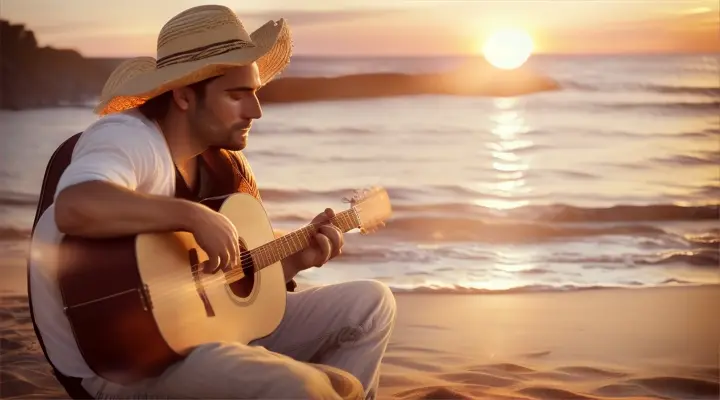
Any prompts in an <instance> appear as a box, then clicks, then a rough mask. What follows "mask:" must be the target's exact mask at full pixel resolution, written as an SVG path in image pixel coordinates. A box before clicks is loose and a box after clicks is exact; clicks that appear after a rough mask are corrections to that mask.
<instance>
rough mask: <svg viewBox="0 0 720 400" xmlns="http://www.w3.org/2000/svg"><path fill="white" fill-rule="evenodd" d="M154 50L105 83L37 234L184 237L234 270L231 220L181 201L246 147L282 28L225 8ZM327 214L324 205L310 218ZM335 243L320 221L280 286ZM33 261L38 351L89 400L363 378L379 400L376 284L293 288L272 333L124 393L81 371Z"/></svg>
mask: <svg viewBox="0 0 720 400" xmlns="http://www.w3.org/2000/svg"><path fill="white" fill-rule="evenodd" d="M157 52H158V58H157V61H155V60H154V59H150V60H148V58H142V59H137V60H134V61H131V62H129V63H125V64H123V66H122V67H123V68H124V69H123V71H122V73H119V72H117V71H116V73H113V75H112V76H111V77H110V78H109V80H108V82H107V83H106V87H105V89H104V90H103V95H102V96H101V104H100V106H98V108H97V112H98V113H99V114H101V115H105V116H104V117H103V118H101V119H100V120H98V121H97V122H95V123H94V124H92V125H91V126H90V127H89V128H88V129H87V130H86V131H85V132H84V133H83V134H82V136H81V138H80V139H79V141H78V143H77V145H76V147H75V149H74V152H73V156H72V162H71V163H70V165H69V166H68V167H67V169H66V170H65V172H64V173H63V175H62V177H61V178H60V181H59V183H58V187H57V190H56V193H55V201H54V204H53V205H52V206H50V207H49V208H48V209H47V211H46V213H45V214H46V215H49V216H51V217H52V218H53V221H54V223H55V225H54V228H53V230H52V232H38V233H36V237H35V238H34V240H38V241H42V240H52V238H54V237H57V236H58V235H62V234H69V235H76V236H84V237H95V238H101V237H114V236H121V235H130V234H137V233H143V232H152V231H168V230H185V231H188V232H191V233H192V234H193V235H194V237H195V239H196V241H197V243H198V244H199V245H200V246H201V247H202V248H203V250H204V251H205V252H206V253H207V254H208V257H209V261H210V262H212V265H211V267H213V268H220V267H224V266H228V265H232V264H233V263H236V262H237V260H238V257H239V254H238V248H237V243H238V235H237V232H236V230H235V227H234V226H233V225H232V223H230V221H229V220H228V219H227V218H226V217H224V216H223V215H221V214H219V213H216V212H214V211H212V210H210V209H209V208H206V207H204V206H202V205H200V204H198V203H197V202H195V201H189V200H186V199H183V198H179V197H178V196H176V194H177V193H178V191H181V190H185V191H186V192H187V193H188V194H189V195H191V196H195V197H203V194H204V193H208V192H209V191H210V192H211V191H212V187H213V185H215V184H216V183H217V182H216V181H215V180H216V177H215V176H213V175H212V171H211V169H209V168H207V166H206V165H205V164H204V163H203V162H201V161H200V160H201V157H199V155H200V154H201V153H203V152H205V151H208V150H209V149H225V150H228V151H239V150H242V149H244V148H245V146H246V144H247V140H248V134H249V130H250V127H251V124H252V122H253V121H254V120H255V119H258V118H260V117H261V116H262V111H261V107H260V105H259V102H258V98H257V96H256V92H257V90H259V89H260V88H261V87H262V86H263V85H265V84H266V83H267V82H268V81H270V80H271V79H273V78H274V77H275V76H276V75H277V74H279V73H280V72H281V71H282V70H283V69H284V68H285V66H286V65H287V64H288V62H289V59H290V53H291V40H290V32H289V29H288V27H287V25H286V23H285V21H284V20H280V21H277V22H272V21H271V22H269V23H267V24H265V25H264V26H262V27H261V28H259V29H258V30H257V31H255V32H253V33H252V34H251V35H248V34H247V33H246V32H245V30H244V28H243V27H242V24H241V22H240V21H239V20H238V19H237V17H236V16H235V14H234V13H233V12H232V11H231V10H229V9H228V8H226V7H222V6H200V7H194V8H191V9H189V10H186V11H184V12H182V13H180V14H178V15H177V16H175V17H173V18H172V19H171V20H170V21H168V23H167V24H166V25H165V26H164V27H163V29H162V30H161V32H160V34H159V36H158V49H157ZM176 174H177V175H176ZM176 176H178V177H181V178H182V179H178V180H177V181H178V182H180V186H182V187H176ZM333 215H334V214H333V212H332V210H330V209H328V210H325V211H324V212H323V213H320V214H319V215H318V216H317V217H316V218H315V219H314V220H313V222H322V221H327V220H328V219H329V217H332V216H333ZM55 228H56V229H55ZM342 246H343V236H342V233H341V232H340V231H339V230H338V229H336V228H335V227H333V226H332V225H330V224H325V225H323V226H322V227H321V228H320V231H319V234H318V235H317V236H316V241H315V243H314V244H313V246H312V247H310V248H308V249H306V250H304V251H302V252H300V253H297V254H295V255H293V256H291V257H289V258H287V259H285V260H283V263H282V266H283V271H284V273H285V279H286V281H291V280H292V278H293V277H294V276H295V275H296V274H297V273H298V272H300V271H302V270H305V269H307V268H311V267H319V266H322V265H323V264H325V263H327V262H328V261H329V260H330V259H332V258H334V257H335V256H337V255H338V254H340V251H341V249H342ZM41 253H42V252H41V251H40V252H36V251H34V252H33V254H34V255H33V256H32V257H31V262H30V294H31V298H32V309H33V312H34V321H35V323H36V325H37V327H38V329H39V332H40V336H41V340H42V342H43V343H44V348H45V350H46V353H47V355H48V357H49V359H50V360H51V363H52V364H53V366H54V367H55V368H56V369H57V370H58V371H60V372H61V373H62V374H63V375H65V376H69V377H77V378H80V379H82V386H83V387H84V388H85V389H86V390H87V392H88V393H90V394H91V395H93V396H95V397H96V398H101V397H102V398H105V397H112V398H116V397H120V398H126V397H140V396H142V397H143V398H146V397H149V398H152V397H165V398H208V399H214V398H303V399H341V398H343V397H346V396H350V395H349V394H347V393H339V391H340V392H341V390H340V389H338V385H337V382H342V380H343V378H344V377H343V373H349V374H352V375H351V376H350V377H351V378H352V376H354V377H355V378H356V379H355V378H352V379H354V380H353V382H357V381H359V382H360V383H361V384H362V386H363V389H364V392H365V393H364V396H365V397H366V398H374V396H375V394H376V391H377V386H378V380H379V368H380V362H381V359H382V356H383V354H384V352H385V349H386V347H387V344H388V341H389V337H390V335H391V331H392V328H393V324H394V319H395V302H394V298H393V296H392V294H391V292H390V291H389V289H388V288H387V287H386V286H384V285H382V284H380V283H378V282H375V281H369V280H368V281H356V282H348V283H342V284H337V285H328V286H324V287H319V288H312V289H307V290H303V291H300V292H296V293H288V297H287V311H286V314H285V316H284V318H283V321H282V322H281V324H280V326H279V327H278V328H277V329H276V331H275V332H274V333H273V334H271V335H270V336H268V337H265V338H263V339H260V340H257V341H255V342H253V343H251V344H250V345H249V346H248V345H242V344H240V343H209V344H206V345H203V346H200V347H198V348H196V349H195V350H194V351H193V352H191V353H190V354H189V355H188V356H187V357H186V358H184V359H183V360H182V361H179V362H178V363H176V364H174V365H172V366H171V367H169V368H168V369H167V370H166V371H165V372H164V373H163V374H162V375H160V376H158V377H156V378H152V379H147V380H144V381H141V382H137V383H135V384H131V385H127V386H122V385H118V384H116V383H113V382H108V381H106V380H105V379H103V378H101V377H98V376H95V374H94V373H93V372H92V371H91V370H90V368H89V367H88V366H87V364H86V363H85V361H84V359H83V357H82V355H81V354H80V352H79V350H78V348H77V345H76V343H75V341H74V338H73V336H72V331H71V328H70V326H69V323H68V321H67V319H66V317H65V315H64V314H63V309H62V297H61V295H60V293H59V289H58V285H57V281H56V275H55V274H56V272H55V271H53V270H52V268H47V267H43V265H45V264H44V263H43V262H42V254H41ZM128 334H129V335H131V334H132V332H128ZM109 345H111V344H109ZM316 364H319V365H316ZM343 371H346V372H343ZM346 382H347V381H346Z"/></svg>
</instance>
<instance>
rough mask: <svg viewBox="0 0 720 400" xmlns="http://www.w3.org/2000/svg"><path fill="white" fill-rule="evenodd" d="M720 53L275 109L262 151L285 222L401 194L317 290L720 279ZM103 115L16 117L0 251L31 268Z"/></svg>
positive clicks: (264, 178)
mask: <svg viewBox="0 0 720 400" xmlns="http://www.w3.org/2000/svg"><path fill="white" fill-rule="evenodd" d="M466 62H468V60H466V59H463V58H436V59H429V58H407V59H387V58H383V59H329V58H307V57H306V58H302V57H299V58H297V59H296V61H294V62H293V64H292V65H291V67H290V69H289V71H288V72H287V73H286V75H287V76H292V75H295V76H312V75H316V76H317V75H321V76H337V75H344V74H355V73H373V72H388V71H391V72H406V73H425V72H434V71H443V70H449V69H452V68H456V67H460V66H462V65H463V63H466ZM719 65H720V55H717V54H716V55H674V56H669V55H665V56H660V55H653V56H545V57H539V56H537V57H534V58H531V59H530V61H529V63H528V65H527V68H531V69H534V70H535V71H538V72H539V73H541V74H544V75H547V76H550V77H552V78H553V79H556V80H557V81H559V83H560V85H561V88H560V90H556V91H552V92H543V93H535V94H529V95H524V96H518V97H508V98H492V97H468V96H450V95H444V96H438V95H422V96H405V97H394V98H375V99H362V100H347V101H320V102H308V103H292V104H271V105H266V106H265V107H264V116H263V118H262V119H261V120H259V121H257V122H256V123H255V124H254V128H253V131H252V132H251V136H250V141H249V147H248V148H247V149H246V151H245V154H246V156H247V157H248V159H249V160H250V162H251V164H252V167H253V170H254V172H255V174H256V176H257V179H258V181H259V185H260V190H261V194H262V196H263V199H264V201H265V205H266V207H267V209H268V212H269V215H270V217H271V219H272V222H273V225H274V226H275V227H276V228H283V229H294V228H299V227H300V226H302V225H303V224H305V223H307V222H309V220H310V219H311V218H312V217H313V216H314V215H315V214H317V213H319V212H321V211H322V210H323V209H324V208H325V207H333V208H334V209H335V210H336V211H340V210H343V209H345V208H346V207H347V206H348V205H347V204H346V203H344V202H343V201H342V199H343V197H346V196H350V195H352V193H353V190H355V189H361V188H363V187H368V186H373V185H379V186H383V187H385V188H386V189H387V190H388V192H389V194H390V198H391V201H392V204H393V211H394V213H393V216H392V218H391V219H390V220H389V221H388V223H387V226H386V227H384V228H382V229H381V230H379V231H377V232H375V233H373V234H371V235H359V234H358V233H357V232H351V233H348V234H347V235H346V247H345V250H344V253H343V255H342V256H341V257H339V258H338V259H336V260H335V261H333V262H331V263H330V264H328V265H326V266H325V267H323V268H319V269H311V270H308V271H305V272H303V273H301V276H300V277H299V279H298V280H299V282H300V283H301V284H322V283H332V282H339V281H345V280H351V279H363V278H372V279H379V280H382V281H384V282H386V283H387V284H388V285H390V286H391V287H392V288H393V289H394V290H396V291H404V290H410V291H428V292H505V291H547V290H550V291H553V290H581V289H588V288H602V287H624V288H638V287H652V286H666V285H698V284H717V283H720V275H719V274H718V272H719V271H718V265H719V262H720V260H719V258H720V257H719V253H720V251H719V245H720V225H719V224H718V220H719V218H718V203H720V200H719V198H720V168H719V164H720V67H719ZM94 119H95V116H94V115H93V114H92V112H91V109H90V108H80V107H78V108H53V109H38V110H27V111H17V112H10V111H0V120H1V121H2V125H1V126H0V163H1V166H2V168H1V169H0V249H1V250H2V251H3V252H4V253H5V254H6V256H18V257H20V256H23V255H24V253H25V251H26V242H25V239H26V237H27V235H28V232H29V229H30V226H31V224H32V220H33V216H34V212H35V206H36V201H37V196H38V192H39V187H40V183H41V182H42V178H43V174H44V169H45V165H46V162H47V160H48V158H49V157H50V155H51V153H52V152H53V151H54V150H55V148H56V147H57V146H58V145H59V144H60V143H61V142H62V141H64V140H65V139H66V138H68V137H69V136H71V135H72V134H74V133H76V132H79V131H81V130H83V129H84V128H85V127H86V126H87V125H88V124H89V123H91V122H92V121H93V120H94Z"/></svg>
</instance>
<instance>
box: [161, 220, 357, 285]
mask: <svg viewBox="0 0 720 400" xmlns="http://www.w3.org/2000/svg"><path fill="white" fill-rule="evenodd" d="M354 208H355V207H353V208H351V209H350V210H345V211H343V212H341V213H339V214H336V215H335V216H334V217H333V218H331V219H330V222H331V223H333V222H338V221H339V220H341V219H348V220H347V222H350V223H351V224H350V225H354V224H355V223H354V221H352V216H351V215H350V214H349V213H348V212H349V211H352V212H355V213H357V211H356V210H354ZM356 215H357V214H356ZM322 225H324V223H310V224H308V225H306V226H304V227H302V228H299V229H297V230H295V231H293V232H291V233H288V234H286V235H284V236H282V237H280V238H278V239H275V240H273V241H271V242H268V243H265V244H262V245H260V246H258V247H256V248H254V249H251V250H245V251H243V252H242V253H243V254H242V255H241V257H240V265H241V267H240V268H232V269H230V270H229V271H223V270H222V269H220V270H218V271H217V272H220V271H222V272H224V273H223V274H222V275H219V274H217V273H215V274H207V273H205V275H209V277H207V278H205V279H203V282H202V285H203V286H204V287H206V288H213V287H215V286H216V285H225V284H231V283H234V282H237V281H238V280H239V279H242V278H243V277H245V276H246V275H247V274H246V273H245V270H246V269H253V271H252V273H253V274H254V273H256V272H259V271H260V270H262V269H264V268H266V267H268V266H270V265H272V264H275V263H271V264H269V265H265V266H263V267H260V268H258V267H257V265H256V264H255V261H256V260H255V259H254V258H253V256H255V257H258V258H259V257H260V256H263V257H264V256H268V255H270V256H274V254H269V253H274V251H273V248H272V246H271V244H272V243H281V242H285V244H287V243H289V241H290V240H292V239H290V236H291V235H293V234H297V233H298V232H300V231H302V230H307V229H308V228H318V227H320V226H322ZM315 231H316V230H315ZM245 263H248V265H247V266H243V264H245ZM202 264H204V262H203V263H200V264H199V265H197V268H196V269H194V271H197V272H196V273H197V274H198V275H199V274H200V273H201V272H202V269H203V268H202ZM191 267H193V266H191ZM194 273H195V272H194ZM175 276H177V273H176V272H168V273H165V274H163V275H162V276H160V277H158V279H159V280H160V284H159V285H158V286H165V285H169V284H170V283H171V282H170V281H168V280H166V279H165V280H164V279H163V278H167V277H175ZM238 278H239V279H238ZM185 286H187V287H174V288H172V289H170V290H165V291H163V292H162V293H160V294H159V295H156V296H155V295H154V296H151V298H155V299H162V298H166V297H168V296H172V295H175V294H177V293H181V292H185V291H191V290H192V291H194V290H196V281H195V280H193V282H192V284H187V285H185Z"/></svg>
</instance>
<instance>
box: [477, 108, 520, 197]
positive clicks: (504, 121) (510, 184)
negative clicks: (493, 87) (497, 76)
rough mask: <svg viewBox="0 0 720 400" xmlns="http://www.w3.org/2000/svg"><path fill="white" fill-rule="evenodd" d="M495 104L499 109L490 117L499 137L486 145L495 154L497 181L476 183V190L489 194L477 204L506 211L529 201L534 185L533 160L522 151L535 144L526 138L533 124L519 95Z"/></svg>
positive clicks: (494, 168) (494, 162)
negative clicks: (530, 182) (531, 181)
mask: <svg viewBox="0 0 720 400" xmlns="http://www.w3.org/2000/svg"><path fill="white" fill-rule="evenodd" d="M493 104H494V105H495V110H496V111H495V113H494V114H492V115H491V116H490V120H491V121H492V122H493V128H492V129H491V132H492V134H493V135H494V136H495V137H496V140H495V141H492V142H489V143H488V144H487V145H486V147H487V148H488V149H489V150H490V155H491V156H492V160H493V161H492V168H493V170H494V171H495V174H494V175H495V176H494V179H495V181H492V182H482V183H481V182H478V183H475V184H473V185H472V186H473V188H474V189H475V190H478V191H479V192H481V193H484V194H487V195H488V196H487V197H485V198H481V199H476V200H475V201H474V202H473V203H474V204H476V205H479V206H483V207H488V208H493V209H497V210H506V209H510V208H516V207H520V206H524V205H527V204H528V203H529V201H528V200H527V198H526V195H527V194H529V193H530V192H532V188H531V187H530V186H529V185H528V182H527V180H526V172H527V171H528V169H529V168H530V163H529V161H528V160H527V157H525V156H523V154H522V153H520V152H519V150H520V149H524V148H528V147H530V146H532V145H533V142H532V141H530V140H527V139H524V138H522V136H523V135H524V134H526V133H527V132H528V131H530V127H529V126H528V124H527V122H526V121H525V116H524V110H523V108H522V105H521V103H520V100H519V99H518V98H515V97H511V98H498V99H495V100H494V101H493Z"/></svg>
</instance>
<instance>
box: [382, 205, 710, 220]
mask: <svg viewBox="0 0 720 400" xmlns="http://www.w3.org/2000/svg"><path fill="white" fill-rule="evenodd" d="M393 210H394V211H400V212H402V211H412V212H416V213H422V212H445V213H451V212H466V213H471V214H472V215H473V216H477V217H485V218H488V219H511V220H531V221H544V222H640V221H643V222H649V221H675V220H708V219H718V218H720V207H719V206H718V205H709V206H680V205H671V204H655V205H647V206H631V205H618V206H612V207H604V208H583V207H577V206H571V205H564V204H557V205H531V206H523V207H518V208H515V209H511V210H505V211H498V210H494V209H490V208H485V207H480V206H475V205H472V204H428V205H404V204H400V205H396V206H393Z"/></svg>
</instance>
